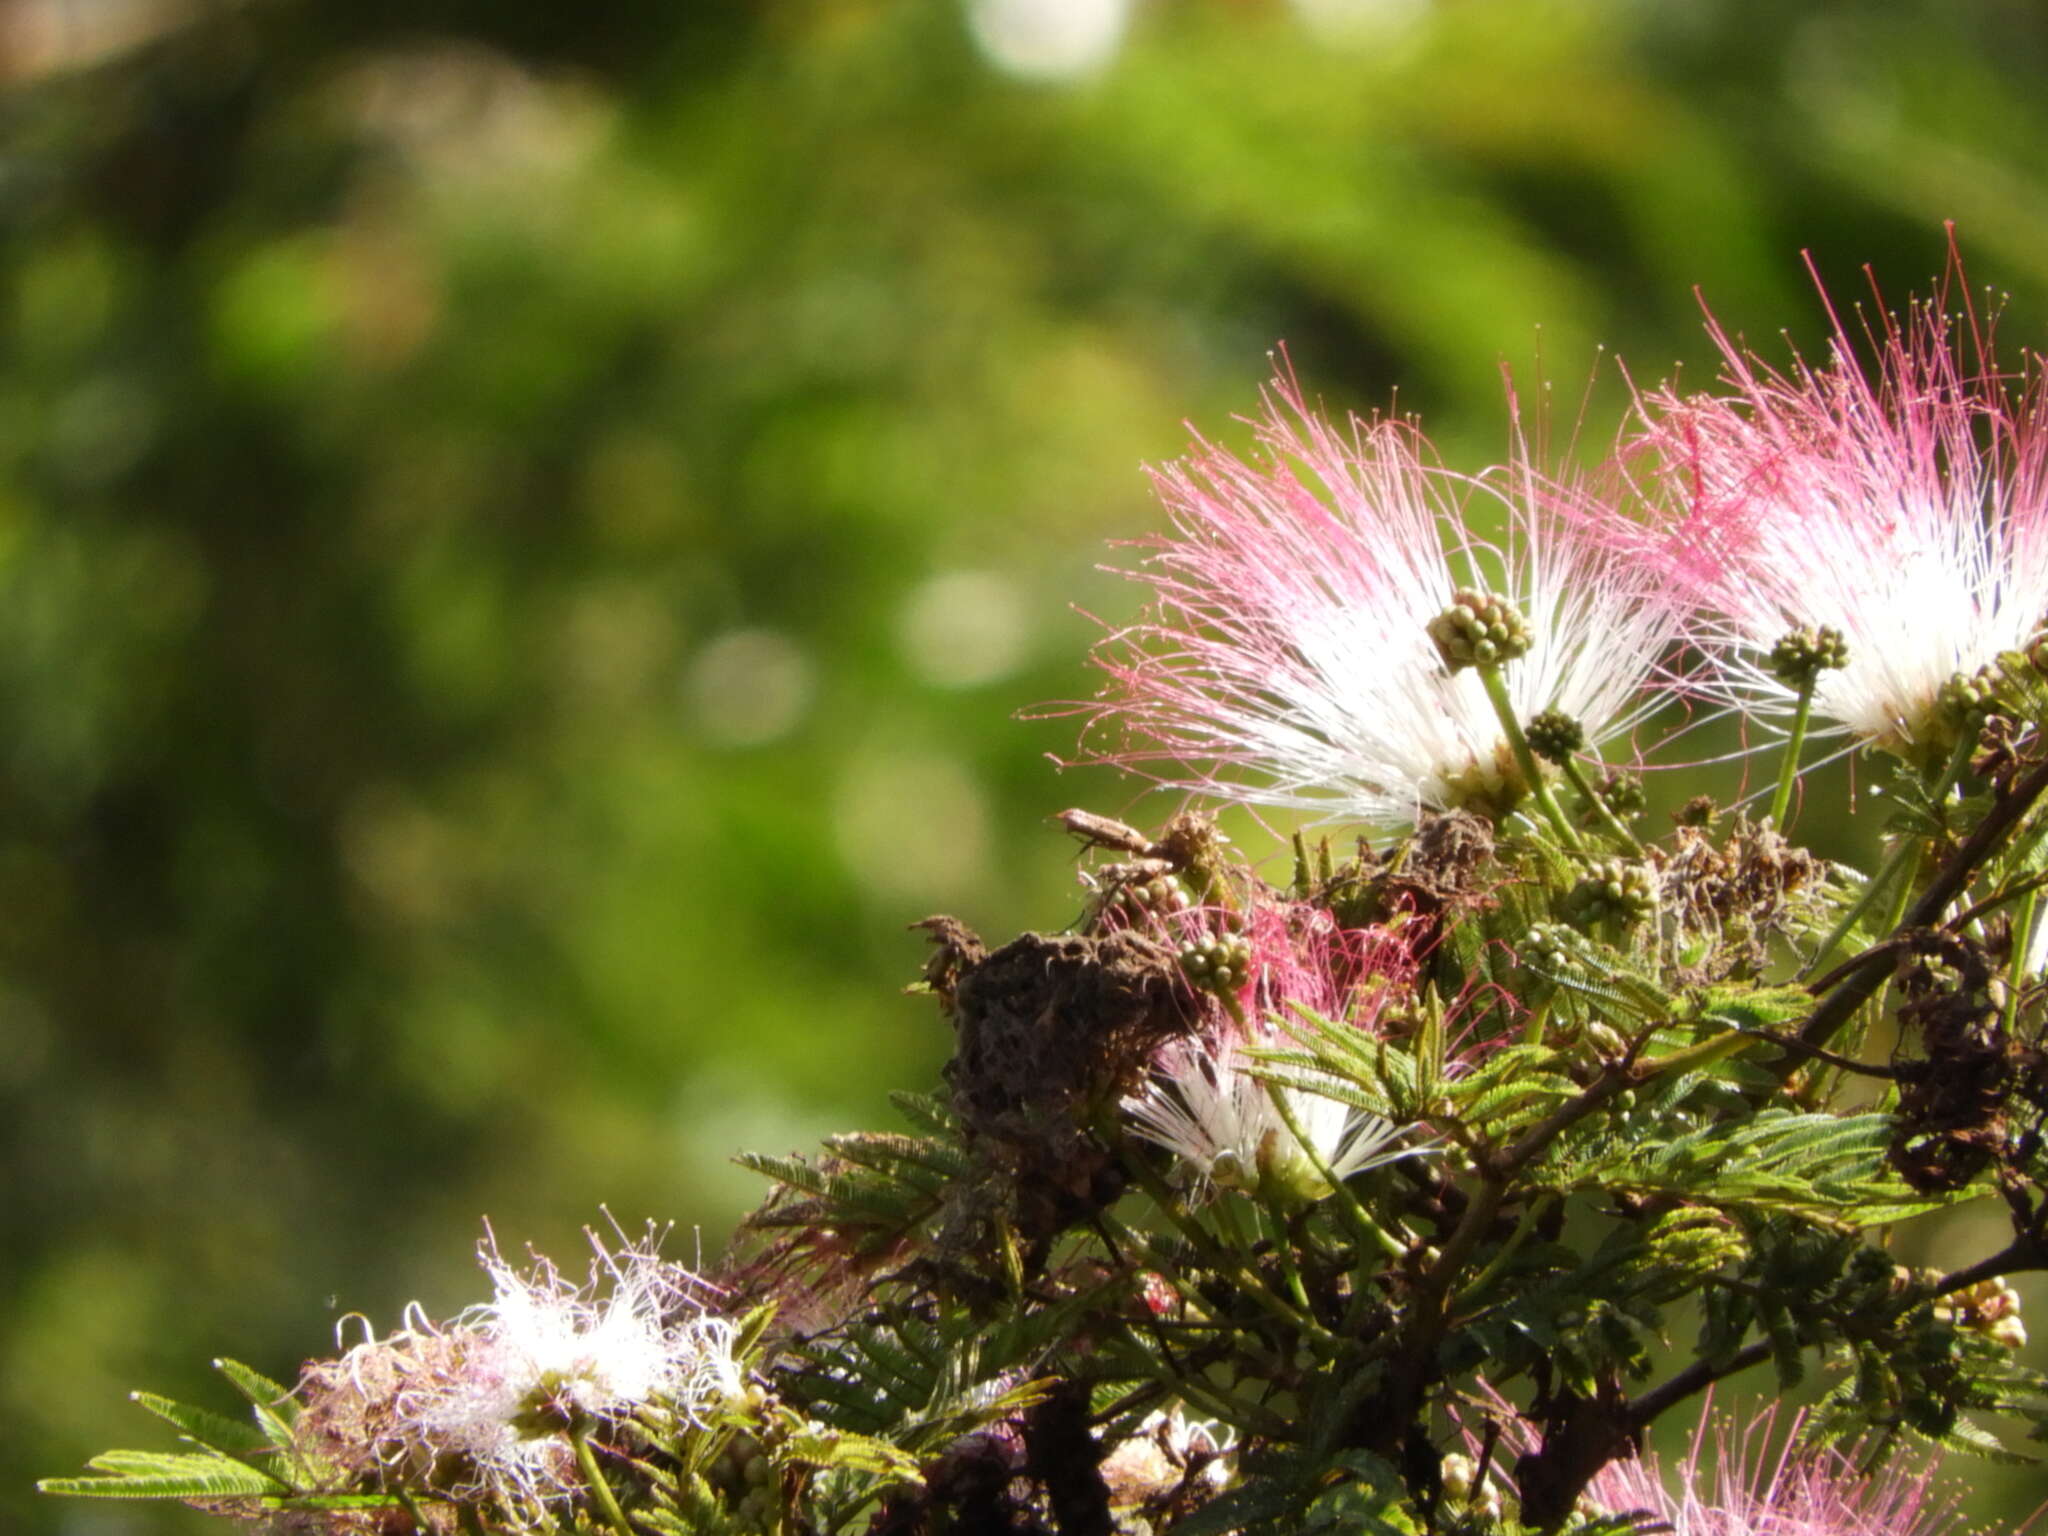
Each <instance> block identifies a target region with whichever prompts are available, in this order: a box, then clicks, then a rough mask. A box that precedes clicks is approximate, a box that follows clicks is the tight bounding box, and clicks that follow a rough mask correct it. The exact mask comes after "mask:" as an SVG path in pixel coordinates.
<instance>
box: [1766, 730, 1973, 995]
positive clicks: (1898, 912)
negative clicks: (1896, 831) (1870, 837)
mask: <svg viewBox="0 0 2048 1536" xmlns="http://www.w3.org/2000/svg"><path fill="white" fill-rule="evenodd" d="M1969 761H1970V738H1969V737H1968V736H1967V735H1966V736H1964V737H1963V738H1962V739H1960V740H1959V741H1957V742H1956V744H1955V747H1954V749H1953V750H1952V751H1950V753H1949V755H1948V761H1947V762H1945V763H1943V764H1942V765H1941V766H1940V767H1939V768H1935V769H1932V770H1924V774H1925V780H1924V781H1925V783H1926V786H1927V800H1928V804H1930V805H1932V806H1934V807H1936V809H1937V810H1938V809H1939V808H1940V807H1941V806H1942V804H1943V803H1944V802H1945V801H1946V800H1947V799H1948V792H1949V790H1950V788H1952V787H1953V786H1954V784H1955V782H1956V777H1957V775H1959V774H1960V773H1961V772H1962V771H1963V768H1964V765H1965V764H1967V763H1968V762H1969ZM1919 854H1920V839H1919V838H1917V837H1914V836H1913V835H1912V834H1911V833H1907V834H1905V835H1903V836H1902V837H1900V839H1899V845H1898V847H1896V848H1894V849H1893V850H1892V851H1891V853H1890V855H1889V856H1888V857H1887V858H1886V859H1885V862H1884V868H1882V869H1880V870H1879V871H1878V872H1877V873H1876V874H1875V875H1873V876H1871V878H1870V882H1869V884H1867V885H1865V886H1864V887H1863V894H1862V895H1861V896H1859V897H1857V898H1856V904H1855V905H1854V906H1852V907H1851V908H1850V909H1849V910H1848V911H1847V912H1846V913H1844V914H1843V916H1842V920H1841V921H1840V922H1838V923H1836V924H1835V927H1834V931H1833V932H1831V933H1830V934H1829V935H1828V936H1827V939H1826V941H1825V942H1824V943H1823V944H1822V945H1821V947H1820V949H1819V951H1818V952H1817V953H1816V954H1815V955H1814V957H1813V958H1812V959H1811V960H1809V961H1807V962H1806V964H1805V965H1803V966H1801V967H1800V969H1799V974H1800V975H1801V976H1802V977H1805V976H1811V975H1813V974H1814V973H1815V972H1816V971H1819V970H1821V969H1822V967H1823V965H1824V963H1825V962H1826V960H1827V959H1828V957H1829V956H1830V955H1832V954H1833V953H1834V952H1835V946H1836V945H1838V944H1840V943H1841V942H1842V940H1843V939H1845V938H1847V937H1848V936H1849V930H1850V929H1852V928H1854V927H1855V926H1856V924H1857V923H1858V922H1859V921H1860V920H1861V919H1862V917H1863V914H1864V913H1866V912H1868V911H1869V910H1870V907H1871V904H1872V903H1873V902H1875V901H1876V900H1877V898H1878V896H1879V895H1880V894H1882V892H1883V891H1884V889H1885V887H1886V886H1887V885H1889V884H1890V883H1891V881H1892V879H1893V877H1894V876H1896V875H1899V874H1900V873H1901V871H1903V870H1904V868H1905V865H1906V861H1907V860H1908V859H1913V858H1917V857H1918V856H1919ZM1898 896H1899V899H1898V900H1896V901H1894V902H1893V903H1892V909H1891V921H1890V922H1889V923H1888V924H1887V925H1886V927H1885V929H1884V931H1885V932H1886V933H1890V932H1893V931H1894V930H1896V929H1897V928H1898V926H1899V923H1900V922H1901V921H1902V920H1903V919H1904V917H1905V915H1906V904H1907V902H1908V901H1909V900H1910V899H1911V897H1912V890H1911V887H1910V886H1902V887H1901V888H1900V890H1899V893H1898Z"/></svg>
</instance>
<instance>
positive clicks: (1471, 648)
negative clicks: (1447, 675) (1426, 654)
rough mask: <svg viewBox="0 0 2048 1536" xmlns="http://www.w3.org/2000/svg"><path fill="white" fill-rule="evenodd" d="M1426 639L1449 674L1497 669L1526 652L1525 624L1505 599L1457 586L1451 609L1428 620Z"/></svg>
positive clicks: (1527, 624)
mask: <svg viewBox="0 0 2048 1536" xmlns="http://www.w3.org/2000/svg"><path fill="white" fill-rule="evenodd" d="M1429 638H1430V639H1432V640H1434V641H1435V642H1436V648H1437V650H1438V652H1439V653H1441V654H1442V656H1443V659H1444V665H1445V666H1447V667H1449V668H1450V669H1451V670H1452V671H1453V672H1461V671H1463V670H1464V669H1465V668H1466V667H1497V666H1499V665H1500V664H1501V663H1502V662H1504V661H1513V660H1514V659H1515V658H1516V657H1517V656H1520V655H1523V654H1524V653H1526V652H1527V651H1528V649H1529V621H1528V620H1527V619H1525V618H1523V617H1522V615H1521V614H1520V613H1518V612H1516V611H1515V608H1514V606H1513V605H1512V604H1511V603H1509V602H1508V601H1507V600H1506V599H1505V598H1499V597H1495V596H1494V595H1493V594H1492V593H1490V592H1481V591H1479V590H1478V589H1476V588H1473V587H1461V588H1459V589H1458V590H1457V591H1456V592H1454V593H1453V594H1452V595H1451V606H1450V607H1448V608H1446V609H1445V610H1444V611H1443V612H1442V613H1440V614H1438V615H1437V616H1436V617H1435V618H1433V619H1431V620H1430V621H1429Z"/></svg>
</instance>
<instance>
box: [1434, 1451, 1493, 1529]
mask: <svg viewBox="0 0 2048 1536" xmlns="http://www.w3.org/2000/svg"><path fill="white" fill-rule="evenodd" d="M1442 1476H1443V1481H1444V1502H1445V1503H1446V1504H1448V1505H1450V1506H1451V1507H1452V1508H1454V1509H1464V1510H1468V1511H1470V1512H1471V1513H1472V1514H1475V1515H1478V1516H1480V1517H1481V1518H1483V1519H1486V1520H1498V1519H1500V1518H1501V1516H1502V1515H1503V1514H1504V1513H1505V1512H1506V1511H1505V1509H1504V1508H1503V1506H1502V1504H1501V1496H1500V1487H1499V1485H1498V1484H1496V1483H1495V1481H1494V1480H1493V1478H1491V1477H1489V1476H1482V1475H1481V1474H1480V1471H1479V1464H1478V1463H1477V1462H1475V1461H1474V1460H1473V1459H1472V1458H1471V1457H1470V1456H1467V1455H1466V1454H1465V1453H1464V1452H1463V1451H1453V1452H1452V1453H1451V1454H1450V1455H1448V1456H1446V1457H1445V1458H1444V1460H1443V1468H1442Z"/></svg>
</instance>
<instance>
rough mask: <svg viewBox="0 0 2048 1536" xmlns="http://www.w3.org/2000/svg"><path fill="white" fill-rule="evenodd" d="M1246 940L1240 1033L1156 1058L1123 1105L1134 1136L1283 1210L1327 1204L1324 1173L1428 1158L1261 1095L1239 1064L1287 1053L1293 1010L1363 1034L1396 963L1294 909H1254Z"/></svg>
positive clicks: (1396, 1131) (1313, 1109)
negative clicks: (1279, 1049) (1259, 1049)
mask: <svg viewBox="0 0 2048 1536" xmlns="http://www.w3.org/2000/svg"><path fill="white" fill-rule="evenodd" d="M1249 936H1250V951H1251V960H1250V967H1249V969H1250V979H1249V981H1248V983H1247V985H1246V987H1245V988H1244V992H1245V995H1246V997H1247V998H1248V999H1250V1000H1251V1002H1252V1005H1253V1011H1252V1012H1251V1013H1250V1014H1248V1015H1244V1017H1245V1018H1246V1027H1245V1028H1243V1029H1239V1028H1236V1027H1225V1028H1222V1029H1219V1030H1217V1031H1215V1032H1214V1033H1213V1034H1211V1035H1207V1036H1203V1035H1197V1036H1192V1037H1189V1038H1186V1039H1181V1040H1176V1041H1174V1042H1173V1043H1172V1044H1170V1045H1168V1046H1167V1047H1166V1048H1165V1049H1164V1050H1163V1051H1161V1052H1160V1055H1159V1057H1158V1059H1157V1060H1156V1061H1155V1062H1154V1063H1153V1071H1152V1076H1151V1077H1150V1079H1148V1081H1147V1082H1146V1084H1145V1086H1144V1088H1143V1089H1141V1090H1140V1091H1139V1092H1137V1093H1135V1094H1133V1095H1131V1096H1130V1097H1129V1098H1127V1099H1125V1100H1124V1109H1125V1112H1126V1113H1127V1114H1129V1116H1130V1118H1131V1124H1132V1128H1133V1129H1134V1130H1135V1131H1136V1132H1137V1134H1138V1135H1140V1136H1142V1137H1144V1138H1145V1139H1146V1140H1148V1141H1151V1142H1154V1143H1156V1144H1157V1145H1159V1146H1162V1147H1164V1148H1166V1149H1167V1150H1168V1151H1169V1152H1171V1153H1173V1154H1174V1155H1175V1156H1176V1157H1177V1158H1178V1159H1180V1161H1181V1163H1182V1165H1183V1166H1184V1168H1185V1169H1186V1170H1187V1171H1188V1173H1189V1174H1190V1175H1192V1177H1193V1178H1194V1180H1195V1181H1197V1182H1198V1183H1213V1184H1216V1185H1220V1186H1221V1187H1223V1188H1225V1189H1233V1190H1237V1191H1238V1192H1240V1193H1244V1194H1253V1193H1258V1194H1263V1195H1266V1196H1268V1197H1272V1198H1277V1199H1279V1200H1280V1201H1282V1202H1283V1203H1285V1204H1290V1205H1300V1204H1307V1203H1310V1202H1313V1201H1316V1200H1320V1199H1322V1198H1323V1197H1324V1196H1325V1195H1327V1194H1329V1193H1330V1190H1331V1185H1330V1180H1329V1179H1328V1178H1326V1177H1325V1176H1324V1170H1326V1169H1327V1170H1328V1172H1329V1173H1330V1174H1333V1175H1334V1176H1335V1177H1336V1178H1337V1179H1338V1180H1340V1181H1341V1180H1343V1179H1348V1178H1350V1177H1351V1176H1352V1175H1353V1174H1356V1173H1363V1172H1365V1171H1367V1170H1368V1169H1371V1168H1377V1167H1380V1166H1382V1165H1384V1164H1386V1163H1391V1162H1395V1161H1397V1160H1399V1159H1401V1158H1404V1157H1415V1156H1419V1155H1422V1154H1424V1153H1427V1152H1429V1151H1432V1150H1434V1149H1433V1148H1432V1147H1431V1146H1429V1145H1428V1144H1426V1143H1419V1142H1416V1141H1413V1140H1411V1139H1410V1133H1411V1131H1412V1130H1413V1129H1414V1128H1413V1127H1411V1126H1401V1125H1396V1124H1395V1123H1394V1122H1392V1121H1390V1120H1388V1119H1386V1118H1385V1117H1384V1116H1381V1115H1376V1114H1373V1113H1371V1112H1370V1111H1367V1110H1363V1109H1359V1108H1357V1107H1355V1106H1353V1105H1351V1104H1348V1103H1346V1102H1344V1101H1343V1100H1341V1099H1338V1098H1334V1097H1331V1096H1329V1095H1326V1094H1322V1093H1317V1092H1314V1091H1312V1090H1311V1089H1309V1088H1304V1087H1295V1086H1292V1085H1287V1086H1276V1085H1273V1084H1269V1083H1268V1082H1267V1081H1266V1080H1264V1079H1262V1078H1260V1077H1258V1076H1256V1075H1255V1074H1254V1073H1253V1072H1252V1071H1251V1070H1250V1069H1249V1058H1248V1057H1246V1055H1245V1054H1244V1051H1245V1047H1246V1046H1279V1045H1285V1044H1288V1043H1289V1039H1288V1030H1289V1028H1290V1026H1291V1024H1292V1023H1293V1021H1294V1020H1295V1019H1296V1018H1297V1017H1298V1010H1307V1011H1309V1012H1313V1013H1316V1014H1318V1015H1320V1016H1322V1017H1324V1018H1331V1019H1335V1018H1343V1017H1349V1018H1350V1019H1351V1021H1352V1022H1353V1023H1354V1025H1356V1026H1358V1027H1361V1028H1369V1027H1370V1024H1371V1021H1372V1020H1373V1019H1374V1018H1376V1017H1377V1016H1378V1013H1379V1011H1380V1009H1381V1008H1383V1007H1384V1006H1385V1005H1386V1003H1387V1002H1388V1001H1390V1000H1391V998H1392V996H1393V995H1394V994H1395V992H1396V991H1397V990H1398V989H1399V988H1400V987H1401V986H1403V985H1405V983H1406V981H1407V980H1408V979H1409V972H1410V971H1411V970H1412V964H1413V962H1412V961H1411V960H1410V959H1409V957H1408V956H1407V954H1406V951H1405V950H1404V949H1402V948H1401V946H1400V945H1399V944H1398V943H1396V942H1394V941H1391V940H1389V939H1388V938H1387V937H1386V936H1384V935H1380V934H1373V933H1364V932H1352V931H1348V930H1344V929H1339V928H1338V927H1337V926H1336V925H1335V923H1334V922H1333V921H1332V920H1331V918H1330V916H1329V914H1328V913H1327V912H1320V911H1316V910H1314V909H1312V908H1308V907H1305V906H1292V905H1283V904H1268V905H1261V906H1260V907H1258V908H1255V909H1254V911H1253V914H1252V918H1251V922H1250V934H1249ZM1239 1012H1240V1013H1241V1014H1242V1009H1240V1010H1239ZM1333 1086H1334V1085H1333ZM1276 1097H1277V1099H1278V1100H1279V1101H1280V1102H1279V1103H1276V1102H1275V1100H1276ZM1281 1104H1284V1105H1285V1106H1286V1108H1285V1110H1284V1112H1283V1110H1282V1108H1281ZM1290 1118H1291V1119H1292V1120H1293V1122H1294V1123H1293V1124H1292V1125H1289V1123H1288V1121H1289V1119H1290Z"/></svg>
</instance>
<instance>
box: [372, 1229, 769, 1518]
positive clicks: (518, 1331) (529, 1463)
mask: <svg viewBox="0 0 2048 1536" xmlns="http://www.w3.org/2000/svg"><path fill="white" fill-rule="evenodd" d="M592 1247H593V1248H594V1249H595V1250H596V1257H595V1259H594V1260H593V1262H592V1265H591V1272H590V1278H589V1280H588V1281H587V1282H586V1283H585V1284H583V1285H580V1286H579V1285H575V1284H572V1283H571V1282H569V1281H568V1280H566V1279H564V1278H563V1276H562V1275H561V1273H560V1272H559V1271H558V1270H557V1269H556V1268H555V1266H554V1265H553V1264H552V1263H550V1262H549V1261H548V1260H546V1259H544V1258H538V1257H537V1258H536V1259H535V1262H534V1265H533V1267H532V1268H531V1269H530V1270H528V1271H527V1272H525V1273H520V1272H519V1271H516V1270H514V1269H513V1268H512V1267H511V1266H510V1265H509V1264H507V1263H506V1262H505V1261H504V1260H503V1259H501V1258H500V1257H499V1256H498V1252H497V1249H496V1247H495V1245H494V1244H492V1243H490V1242H488V1241H487V1242H486V1243H485V1245H484V1246H483V1247H482V1248H481V1249H480V1250H479V1257H480V1259H481V1261H482V1263H483V1266H484V1270H485V1272H486V1273H487V1274H488V1275H489V1276H490V1278H491V1283H492V1289H493V1292H494V1295H493V1297H492V1299H491V1300H490V1301H488V1302H485V1303H484V1304H482V1305H481V1306H478V1307H475V1308H473V1309H472V1310H470V1311H469V1312H467V1313H465V1314H464V1315H463V1316H462V1317H461V1318H459V1319H458V1320H457V1321H456V1322H455V1323H454V1324H452V1325H451V1326H450V1327H448V1328H447V1329H446V1330H435V1332H436V1335H437V1337H439V1338H440V1339H441V1340H443V1341H444V1342H447V1343H450V1344H452V1345H453V1346H454V1348H453V1349H452V1350H450V1351H448V1352H447V1353H448V1354H449V1356H450V1358H451V1359H452V1361H453V1362H454V1363H453V1364H452V1365H450V1366H448V1367H447V1368H445V1369H442V1370H438V1371H435V1372H432V1373H428V1374H425V1375H423V1376H422V1377H421V1378H420V1379H419V1380H417V1381H416V1382H415V1383H414V1384H413V1386H412V1387H411V1388H410V1389H409V1391H408V1392H407V1393H406V1394H405V1396H404V1403H403V1407H404V1411H405V1417H406V1419H407V1421H408V1423H409V1426H410V1430H411V1432H412V1434H413V1435H414V1436H416V1437H417V1439H418V1441H419V1442H420V1443H422V1444H423V1445H425V1446H427V1447H429V1448H430V1449H432V1450H433V1451H434V1452H436V1453H437V1454H443V1455H445V1454H450V1453H454V1454H458V1455H461V1456H464V1457H466V1458H467V1459H468V1460H469V1462H470V1464H471V1465H472V1466H473V1467H474V1468H475V1472H476V1475H475V1480H474V1486H475V1487H476V1488H477V1489H479V1490H484V1489H488V1490H490V1491H493V1492H496V1493H499V1494H501V1495H505V1496H508V1497H515V1498H525V1499H528V1500H531V1499H536V1498H540V1499H545V1498H548V1497H551V1496H554V1495H558V1494H562V1493H566V1492H569V1491H571V1490H573V1489H574V1488H575V1487H576V1486H577V1483H578V1478H577V1475H576V1471H575V1458H574V1455H573V1453H572V1450H571V1445H570V1441H569V1439H568V1435H569V1433H570V1431H571V1430H572V1429H575V1428H577V1427H579V1426H582V1427H588V1426H589V1425H591V1424H593V1423H620V1422H623V1421H625V1420H628V1419H631V1418H633V1417H634V1416H635V1415H637V1414H639V1413H640V1412H642V1411H643V1410H645V1409H648V1408H651V1407H658V1408H662V1409H665V1410H667V1411H670V1412H673V1413H677V1414H680V1415H682V1416H685V1417H695V1416H696V1415H698V1414H699V1413H701V1412H702V1411H704V1410H705V1409H707V1408H709V1407H711V1406H713V1405H714V1404H718V1403H722V1402H728V1401H733V1400H736V1399H737V1398H738V1397H739V1396H740V1395H741V1394H742V1393H743V1392H744V1391H745V1386H746V1383H745V1379H744V1374H743V1372H742V1370H741V1368H740V1366H739V1364H738V1363H737V1361H736V1360H735V1358H734V1355H733V1346H734V1338H735V1335H734V1329H733V1325H732V1324H731V1323H730V1322H728V1321H726V1320H725V1319H724V1318H721V1317H717V1316H714V1315H712V1314H710V1313H708V1312H707V1311H706V1310H705V1309H704V1305H703V1300H702V1296H703V1292H704V1289H705V1288H704V1286H703V1282H701V1281H700V1280H698V1279H697V1277H696V1276H695V1275H693V1274H691V1273H690V1271H688V1270H686V1269H684V1268H683V1267H682V1266H681V1265H677V1264H671V1263H668V1262H666V1261H665V1260H663V1259H661V1258H659V1257H658V1256H657V1255H656V1254H655V1253H654V1251H653V1245H652V1243H651V1242H650V1243H648V1244H645V1245H642V1246H638V1247H634V1246H628V1247H625V1248H623V1249H621V1250H620V1251H619V1252H617V1253H612V1252H608V1251H606V1249H605V1248H604V1247H603V1246H602V1245H601V1244H599V1243H598V1242H597V1240H596V1238H595V1237H594V1236H593V1238H592Z"/></svg>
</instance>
